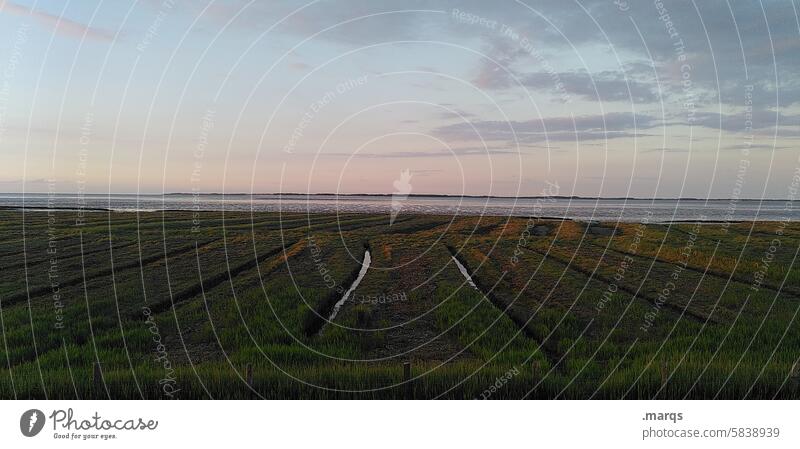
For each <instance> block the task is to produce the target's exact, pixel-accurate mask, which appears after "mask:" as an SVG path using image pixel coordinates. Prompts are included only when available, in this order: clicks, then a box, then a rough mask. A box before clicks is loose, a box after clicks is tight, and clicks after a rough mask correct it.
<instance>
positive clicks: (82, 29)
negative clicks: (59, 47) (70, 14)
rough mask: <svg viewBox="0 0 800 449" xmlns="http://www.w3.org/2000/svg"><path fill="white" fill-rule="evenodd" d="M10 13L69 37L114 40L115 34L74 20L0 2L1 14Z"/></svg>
mask: <svg viewBox="0 0 800 449" xmlns="http://www.w3.org/2000/svg"><path fill="white" fill-rule="evenodd" d="M3 12H4V13H8V14H13V15H16V16H27V17H31V18H33V19H35V20H36V21H38V22H39V23H40V24H42V25H44V26H46V27H48V28H51V29H53V30H55V32H57V33H59V34H61V35H64V36H69V37H75V38H83V37H84V36H85V37H86V38H87V39H94V40H99V41H106V42H109V41H112V40H114V35H113V33H111V32H109V31H106V30H102V29H99V28H93V27H90V26H87V25H84V24H82V23H79V22H75V21H74V20H69V19H65V18H63V17H60V16H56V15H53V14H48V13H46V12H41V11H34V10H33V9H30V8H28V7H25V6H22V5H18V4H15V3H12V2H8V1H0V13H3Z"/></svg>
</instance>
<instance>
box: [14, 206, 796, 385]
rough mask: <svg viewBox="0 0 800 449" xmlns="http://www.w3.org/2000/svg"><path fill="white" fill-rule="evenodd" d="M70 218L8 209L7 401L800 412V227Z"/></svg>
mask: <svg viewBox="0 0 800 449" xmlns="http://www.w3.org/2000/svg"><path fill="white" fill-rule="evenodd" d="M54 217H55V220H54V221H53V222H51V223H48V216H47V214H46V213H30V212H29V213H26V214H25V223H24V229H25V239H24V240H23V239H22V238H20V235H21V231H22V229H23V222H22V214H20V213H16V212H9V211H6V212H0V307H2V312H1V313H0V316H1V317H2V334H1V335H0V398H3V399H11V398H17V399H39V398H45V397H47V398H50V399H56V398H57V399H71V398H76V397H77V398H81V399H88V398H99V399H105V398H115V399H116V398H125V399H136V398H152V399H170V398H183V399H189V398H192V399H195V398H196V399H210V398H214V399H227V398H232V399H244V398H271V399H297V398H313V399H329V398H335V399H357V398H365V399H386V398H407V397H409V395H411V396H412V397H414V398H448V399H472V398H479V397H482V396H484V397H485V392H486V391H487V389H488V388H489V387H491V386H492V385H494V384H495V383H496V381H497V379H499V378H507V381H506V382H504V384H503V386H502V387H501V388H499V389H497V391H493V392H492V394H491V398H492V399H501V398H514V399H517V398H531V399H545V398H547V399H550V398H579V399H583V398H609V399H617V398H627V399H642V398H660V399H681V398H704V399H706V398H707V399H710V398H720V399H740V398H748V399H765V398H782V399H783V398H792V399H797V398H800V372H798V368H797V362H798V359H800V330H798V329H799V328H798V319H797V312H798V307H800V288H798V287H797V286H798V285H800V284H798V280H800V270H798V269H797V264H796V263H795V261H794V254H795V252H796V251H797V248H798V245H799V244H800V226H798V225H797V224H789V225H787V226H784V227H781V225H780V224H778V223H755V224H751V223H746V224H736V225H732V226H730V227H724V226H722V225H718V224H708V225H702V226H700V227H699V228H698V227H696V226H695V225H694V224H688V223H687V224H674V225H670V226H668V225H648V226H645V227H641V226H639V225H638V224H634V223H632V224H623V225H620V229H621V231H622V233H621V234H620V235H616V236H613V237H608V236H596V235H591V234H588V233H586V232H585V229H584V228H583V227H582V226H580V225H579V224H576V223H573V222H568V221H565V222H560V221H548V222H545V223H544V224H545V225H547V226H549V227H550V228H551V232H550V233H549V235H547V236H542V237H532V236H531V237H528V238H523V239H522V240H520V236H521V235H524V234H523V233H524V230H525V227H526V224H527V223H526V222H527V220H526V219H524V218H512V219H508V218H502V217H460V218H457V219H455V220H453V219H452V217H444V216H401V217H400V218H399V219H398V220H397V222H395V224H394V225H393V226H391V227H389V226H388V217H384V216H375V215H359V214H348V215H341V216H338V217H337V216H333V215H313V216H309V215H306V214H283V215H282V216H279V215H277V214H268V213H264V214H255V215H253V216H251V215H250V214H232V213H226V214H225V216H224V217H223V216H222V214H221V213H204V214H202V215H201V216H200V226H199V227H197V228H196V229H193V217H192V215H191V214H187V213H177V212H175V213H172V212H170V213H164V214H162V213H153V214H140V215H138V216H137V215H136V214H116V213H115V214H106V213H97V214H90V215H89V219H88V222H87V224H86V225H85V226H82V227H76V226H75V225H74V223H75V220H74V219H75V217H74V216H73V214H72V213H70V212H59V213H57V214H55V215H54ZM778 229H780V234H779V235H778V234H776V230H778ZM309 237H311V240H310V239H309ZM776 238H779V239H780V243H781V244H780V246H779V247H777V248H774V249H771V246H774V240H775V239H776ZM311 241H313V245H312V244H311ZM689 241H691V251H690V252H689V253H686V252H685V248H686V245H687V242H689ZM312 246H313V247H314V248H313V249H312ZM365 248H369V250H370V253H371V256H372V266H371V268H370V270H369V271H368V272H367V275H366V276H365V278H364V280H363V281H362V283H361V284H360V285H359V287H358V289H357V290H356V292H355V295H354V296H353V298H352V299H351V301H350V302H348V303H347V304H345V306H344V307H343V308H342V310H341V311H340V313H339V315H338V316H337V318H336V320H335V321H334V322H333V323H325V322H324V321H323V320H322V319H321V318H320V317H324V318H327V315H328V314H329V313H330V310H331V308H332V306H333V303H335V301H336V300H337V299H338V298H339V297H340V296H341V294H342V293H343V292H344V291H345V290H346V289H347V288H348V287H349V286H350V284H351V283H352V281H353V280H354V278H355V275H356V274H357V273H358V270H359V268H360V262H361V260H362V258H363V254H364V250H365ZM48 249H49V250H51V251H52V250H53V249H54V250H55V253H52V252H48ZM767 253H770V254H771V256H770V257H771V260H770V263H769V264H766V265H765V264H764V263H763V260H762V259H763V257H764V255H765V254H767ZM453 254H456V255H457V257H458V258H459V260H460V261H462V263H463V264H464V265H465V266H466V267H467V268H468V270H469V271H470V272H471V275H472V276H473V278H474V280H475V282H476V284H477V285H478V287H479V289H477V290H476V289H473V288H472V287H470V286H469V285H468V284H467V283H466V282H465V279H464V278H463V277H462V275H461V274H460V273H459V271H458V270H457V268H456V266H455V264H454V263H453V261H452V260H451V256H452V255H453ZM54 262H57V263H54ZM112 263H113V264H112ZM53 267H55V273H56V274H57V277H55V278H54V277H52V276H51V275H52V274H53V271H50V270H51V269H53ZM621 267H624V270H623V273H622V274H620V270H621ZM54 281H57V282H54ZM756 281H759V282H756ZM54 288H55V289H57V294H58V297H57V298H55V297H54V292H55V290H54ZM665 289H666V290H668V292H669V294H668V295H666V296H664V295H663V292H664V291H665ZM660 295H661V296H662V297H663V299H664V301H661V300H660ZM370 298H384V299H386V298H388V301H383V302H378V301H371V300H369V299H370ZM56 299H57V301H55V300H56ZM148 317H149V319H148ZM98 361H99V362H100V364H99V367H100V369H101V373H102V378H100V377H96V376H95V372H96V369H97V368H96V367H97V366H98V365H97V362H98ZM407 361H410V362H411V363H412V375H413V382H412V383H413V388H412V389H411V390H410V391H409V390H408V389H407V388H406V385H405V383H404V378H403V363H404V362H407ZM250 372H252V383H251V385H248V373H250ZM509 373H511V374H509ZM165 385H169V387H167V388H165Z"/></svg>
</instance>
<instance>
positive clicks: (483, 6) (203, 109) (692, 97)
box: [0, 0, 800, 198]
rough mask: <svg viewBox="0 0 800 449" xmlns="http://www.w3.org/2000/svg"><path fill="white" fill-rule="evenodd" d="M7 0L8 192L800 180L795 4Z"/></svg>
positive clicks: (2, 141) (661, 193) (753, 187)
mask: <svg viewBox="0 0 800 449" xmlns="http://www.w3.org/2000/svg"><path fill="white" fill-rule="evenodd" d="M0 5H2V6H0V192H49V191H52V192H58V193H76V192H87V193H109V192H110V193H162V192H167V193H168V192H204V193H211V192H225V193H271V192H299V193H307V192H308V193H316V192H338V193H393V192H394V191H395V189H396V187H395V183H396V181H398V180H399V179H401V173H403V172H404V171H406V170H407V171H408V173H409V174H410V175H411V176H410V178H409V179H408V184H409V185H408V187H407V190H410V191H411V193H415V194H424V193H435V194H451V195H459V194H468V195H503V196H514V195H540V194H542V193H543V192H549V193H551V194H552V193H557V194H559V195H581V196H602V197H619V196H632V197H643V198H652V197H698V198H787V197H790V196H791V195H792V193H791V192H792V188H793V187H794V189H796V187H797V180H796V179H797V178H795V176H797V175H798V174H800V145H798V139H800V19H799V18H798V17H800V16H798V7H799V6H800V5H798V3H797V2H796V1H793V0H762V1H755V0H754V1H732V0H731V1H727V0H726V1H718V0H708V1H685V0H680V1H666V0H665V1H663V2H662V1H661V0H655V1H641V2H639V1H637V2H634V1H632V0H580V1H571V0H542V1H533V0H528V1H525V2H523V1H515V0H498V1H491V2H489V1H479V0H458V1H456V0H436V1H422V0H402V1H401V0H396V1H395V0H391V1H380V0H335V1H293V0H289V1H283V0H282V1H269V0H262V1H245V0H215V1H206V0H196V1H180V0H166V1H162V0H137V1H126V0H116V1H113V2H112V1H74V0H62V1H22V0H18V1H2V0H0ZM404 182H405V181H404ZM553 186H557V188H555V189H554V188H553ZM404 193H405V192H404Z"/></svg>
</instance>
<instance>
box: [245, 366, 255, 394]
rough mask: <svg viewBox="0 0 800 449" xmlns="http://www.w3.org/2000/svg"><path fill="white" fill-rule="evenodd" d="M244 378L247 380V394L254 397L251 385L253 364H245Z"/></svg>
mask: <svg viewBox="0 0 800 449" xmlns="http://www.w3.org/2000/svg"><path fill="white" fill-rule="evenodd" d="M244 378H245V381H246V382H247V386H248V387H249V390H250V391H249V395H250V397H251V398H253V397H255V391H254V389H255V387H254V386H253V364H252V363H248V364H247V366H245V367H244Z"/></svg>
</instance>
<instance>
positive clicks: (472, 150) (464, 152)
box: [320, 147, 521, 159]
mask: <svg viewBox="0 0 800 449" xmlns="http://www.w3.org/2000/svg"><path fill="white" fill-rule="evenodd" d="M518 154H521V153H520V152H519V151H516V150H514V149H509V148H484V147H466V148H451V149H449V150H436V151H387V152H384V153H357V154H352V153H321V154H320V156H324V157H347V158H350V157H352V158H355V159H406V158H442V157H457V156H494V155H518Z"/></svg>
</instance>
